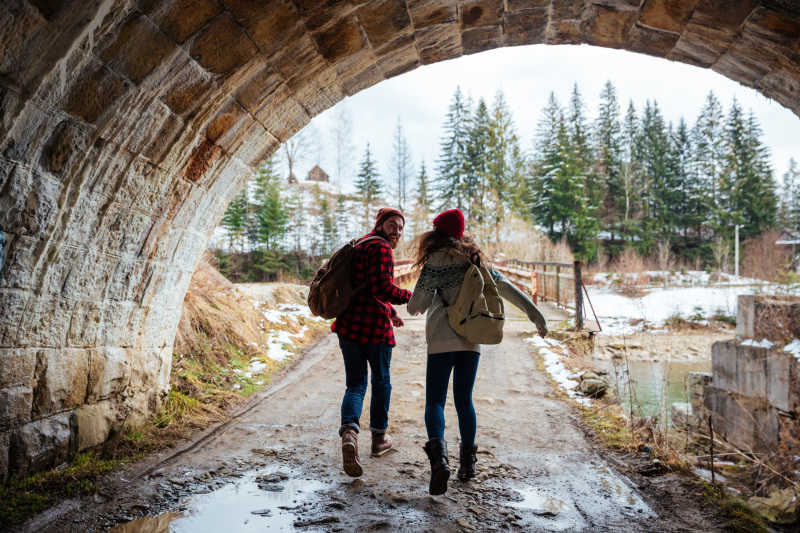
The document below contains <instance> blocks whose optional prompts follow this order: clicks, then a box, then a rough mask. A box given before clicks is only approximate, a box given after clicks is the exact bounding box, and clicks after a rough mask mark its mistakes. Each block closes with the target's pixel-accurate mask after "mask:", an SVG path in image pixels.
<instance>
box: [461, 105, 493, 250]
mask: <svg viewBox="0 0 800 533" xmlns="http://www.w3.org/2000/svg"><path fill="white" fill-rule="evenodd" d="M490 128H491V126H490V118H489V109H488V107H487V106H486V102H485V101H484V100H483V98H481V99H479V100H478V105H477V107H476V108H475V113H474V115H473V116H472V120H471V121H470V128H469V132H468V133H469V137H468V144H467V172H466V176H465V180H464V186H465V194H466V196H467V198H468V203H467V210H466V212H465V213H464V214H465V215H466V217H467V219H468V220H469V221H470V223H471V225H472V228H473V229H472V231H473V232H475V233H476V234H477V236H478V238H479V241H480V242H481V244H486V243H485V241H484V239H485V235H486V225H487V218H488V212H487V205H486V204H487V200H488V197H489V169H488V162H489V153H488V149H489V135H490Z"/></svg>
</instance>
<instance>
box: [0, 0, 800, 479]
mask: <svg viewBox="0 0 800 533" xmlns="http://www.w3.org/2000/svg"><path fill="white" fill-rule="evenodd" d="M739 4H740V5H737V6H733V7H732V4H731V3H730V2H724V3H717V2H697V1H696V0H648V1H647V2H631V1H629V0H604V1H589V2H584V1H580V2H576V1H568V0H505V1H502V2H501V1H497V0H341V1H337V2H311V1H305V0H275V1H273V2H270V3H269V7H268V8H265V7H264V6H263V5H262V4H261V3H257V2H246V1H241V0H193V1H191V2H187V1H184V0H159V1H156V0H96V1H93V2H86V1H81V0H63V1H60V2H42V1H34V0H4V2H3V7H2V9H0V480H4V479H6V478H7V477H8V475H9V474H13V475H23V474H26V473H28V472H31V471H34V470H37V469H40V468H46V467H48V466H53V465H55V464H57V463H59V462H61V461H63V460H65V458H68V457H69V456H70V455H71V454H73V453H75V451H76V450H80V449H84V448H87V447H89V446H91V445H93V444H96V443H99V442H101V441H102V440H103V439H104V438H105V436H106V435H107V434H108V431H109V428H111V427H113V426H114V425H120V424H123V423H140V422H141V421H142V420H144V419H145V418H146V417H147V416H149V415H150V414H151V413H152V412H153V411H154V410H155V409H157V408H158V405H159V401H160V399H161V398H162V397H163V395H164V394H165V393H166V391H167V388H168V386H169V369H170V359H171V347H172V342H173V338H174V334H175V329H176V327H177V323H178V319H179V317H180V308H181V303H182V300H183V296H184V293H185V291H186V288H187V286H188V283H189V280H190V277H191V274H192V272H193V270H194V268H195V265H196V264H197V261H198V260H199V258H200V254H201V253H202V251H203V249H204V248H205V245H206V242H207V240H208V238H209V236H210V234H211V232H212V231H213V228H214V227H215V225H216V224H217V222H218V221H219V219H220V217H221V216H222V213H223V212H224V209H225V207H226V206H227V204H228V202H229V200H230V199H231V198H233V197H234V196H235V194H236V193H237V192H238V190H239V188H240V187H241V186H242V184H243V183H244V182H245V181H246V180H247V178H248V177H249V175H250V174H251V173H252V172H253V170H254V168H255V167H257V166H258V165H259V164H260V162H261V161H263V160H264V159H265V158H266V157H267V156H268V155H269V154H271V153H272V152H274V151H275V150H276V149H277V147H278V146H279V145H280V143H282V142H283V141H285V140H287V139H288V138H290V137H291V136H292V135H293V134H294V133H295V132H297V131H298V130H299V129H300V128H302V127H303V126H304V125H305V124H307V123H308V121H309V120H310V118H311V117H313V116H315V115H317V114H319V113H320V112H321V111H323V110H325V109H327V108H328V107H330V106H332V105H334V104H335V103H337V102H338V101H339V100H341V99H342V98H344V97H345V96H346V95H352V94H355V93H357V92H359V91H361V90H363V89H365V88H367V87H370V86H372V85H374V84H376V83H379V82H381V81H382V80H385V79H388V78H391V77H392V76H396V75H398V74H402V73H404V72H407V71H409V70H412V69H414V68H416V67H418V66H420V65H423V64H429V63H435V62H437V61H443V60H446V59H451V58H455V57H458V56H461V55H463V54H471V53H476V52H481V51H483V50H488V49H491V48H496V47H501V46H514V45H522V44H537V43H547V44H579V43H588V44H593V45H598V46H607V47H612V48H624V49H628V50H632V51H636V52H641V53H647V54H651V55H654V56H657V57H663V58H668V59H672V60H677V61H683V62H687V63H690V64H693V65H698V66H701V67H706V68H713V69H715V70H716V71H718V72H720V73H722V74H723V75H726V76H728V77H730V78H732V79H735V80H737V81H739V82H741V83H744V84H745V85H748V86H751V87H755V88H757V89H758V90H760V91H761V92H763V93H764V94H765V95H766V96H768V97H771V98H775V99H776V100H778V101H779V102H781V103H783V104H784V105H786V106H787V107H789V108H791V109H793V110H794V111H795V112H800V98H797V95H798V94H800V58H798V56H797V54H795V50H796V49H797V46H798V42H799V41H800V38H799V37H798V34H800V9H798V8H796V7H793V4H791V3H790V2H767V1H752V2H743V3H739Z"/></svg>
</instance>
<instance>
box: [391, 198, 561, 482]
mask: <svg viewBox="0 0 800 533" xmlns="http://www.w3.org/2000/svg"><path fill="white" fill-rule="evenodd" d="M433 227H434V229H433V230H432V231H429V232H427V233H424V234H422V235H421V236H420V241H419V249H418V251H417V261H416V266H422V267H423V268H422V272H421V273H420V276H419V279H418V280H417V285H416V287H414V294H413V295H412V296H411V300H410V301H409V302H408V306H407V309H408V311H409V313H411V314H412V315H417V314H420V313H422V312H424V311H427V318H426V322H425V337H426V340H427V344H428V365H427V370H426V377H425V427H426V428H427V430H428V442H427V443H425V448H424V449H425V453H427V454H428V459H430V463H431V479H430V487H429V492H430V493H431V494H444V493H445V492H446V491H447V480H448V479H449V478H450V466H449V462H448V459H447V443H446V442H445V440H444V426H445V421H444V404H445V401H446V399H447V386H448V382H449V381H450V372H451V371H452V372H453V399H454V400H455V406H456V412H457V414H458V429H459V431H460V433H461V446H460V449H459V468H458V478H459V479H460V480H461V481H467V480H469V479H471V478H473V477H475V463H476V456H475V454H476V452H477V446H475V429H476V419H475V408H474V407H473V405H472V387H473V385H474V384H475V375H476V373H477V371H478V360H479V359H480V349H481V347H480V345H477V344H470V343H469V342H468V341H467V340H466V339H465V338H463V337H461V336H460V335H458V334H457V333H456V332H455V331H453V329H452V328H451V327H450V324H449V322H448V319H447V312H446V310H445V308H446V306H447V305H448V303H447V302H449V303H453V302H455V300H456V298H457V296H458V292H459V289H460V287H461V283H462V281H463V280H464V274H465V273H466V271H467V267H468V266H469V265H470V260H471V259H470V258H473V257H475V256H476V254H477V257H479V258H481V261H484V259H485V258H484V257H483V255H482V253H481V251H480V250H479V249H478V247H477V246H476V245H475V243H474V242H473V241H472V239H471V238H470V237H468V236H465V235H464V215H463V214H462V213H461V211H460V210H458V209H451V210H449V211H445V212H443V213H441V214H439V215H438V216H437V217H436V218H434V219H433ZM490 272H491V273H492V277H493V278H494V280H495V283H496V284H497V288H498V290H499V292H500V295H501V296H502V297H503V298H505V299H506V300H508V301H510V302H511V303H513V304H514V305H516V306H517V307H519V308H520V309H522V310H523V311H524V312H525V313H526V314H527V315H528V318H529V319H530V320H531V321H532V322H533V323H535V324H536V327H537V329H538V330H539V335H541V336H543V337H544V336H545V335H546V334H547V324H546V322H545V319H544V317H543V316H542V313H540V312H539V310H538V309H537V308H536V306H535V305H534V303H533V302H532V301H531V299H530V298H528V297H527V296H526V295H525V293H523V292H522V291H520V290H519V289H517V288H516V287H515V286H514V285H512V284H511V283H510V282H509V281H508V280H506V278H505V277H503V276H502V275H501V274H500V273H498V272H496V271H495V270H491V271H490Z"/></svg>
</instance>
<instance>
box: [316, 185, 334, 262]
mask: <svg viewBox="0 0 800 533" xmlns="http://www.w3.org/2000/svg"><path fill="white" fill-rule="evenodd" d="M318 199H319V217H320V220H321V222H322V224H321V226H322V242H321V243H320V246H321V249H320V252H321V253H322V254H323V255H328V254H330V253H331V251H332V250H333V249H334V246H335V245H336V229H335V228H336V222H335V220H334V215H333V210H332V209H331V206H330V203H329V202H328V195H327V194H319V195H318Z"/></svg>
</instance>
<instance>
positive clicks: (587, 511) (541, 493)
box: [506, 454, 654, 531]
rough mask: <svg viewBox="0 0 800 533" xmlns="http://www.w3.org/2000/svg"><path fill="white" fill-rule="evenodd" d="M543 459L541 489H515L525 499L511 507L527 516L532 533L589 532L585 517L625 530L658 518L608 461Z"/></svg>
mask: <svg viewBox="0 0 800 533" xmlns="http://www.w3.org/2000/svg"><path fill="white" fill-rule="evenodd" d="M541 459H542V462H543V465H542V466H543V472H542V474H540V475H539V476H537V478H536V484H533V485H519V486H516V487H514V491H515V492H517V493H518V494H519V498H518V499H516V501H511V502H506V505H508V506H509V507H513V508H515V509H517V510H518V511H519V514H521V515H522V520H523V524H524V526H523V527H524V529H525V530H526V531H583V530H586V529H587V528H589V527H590V524H589V523H588V522H587V520H586V519H585V517H592V521H594V522H596V523H604V524H624V523H627V522H629V521H630V520H631V519H632V518H635V519H637V520H640V519H644V520H646V519H647V518H648V517H651V516H654V513H653V511H652V510H651V509H650V507H649V506H648V505H647V504H646V503H645V502H644V501H643V500H642V499H641V497H640V496H639V495H638V494H637V493H636V492H635V490H634V489H633V488H632V487H631V486H629V484H628V483H626V482H625V480H624V479H623V478H621V477H620V476H619V475H617V474H616V473H615V472H614V471H612V470H611V469H610V468H609V467H608V466H607V465H606V464H605V463H604V462H603V461H600V460H593V459H590V458H587V457H585V456H584V457H577V456H572V457H570V456H567V455H559V454H554V455H551V456H549V457H541ZM612 530H613V528H612Z"/></svg>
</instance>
